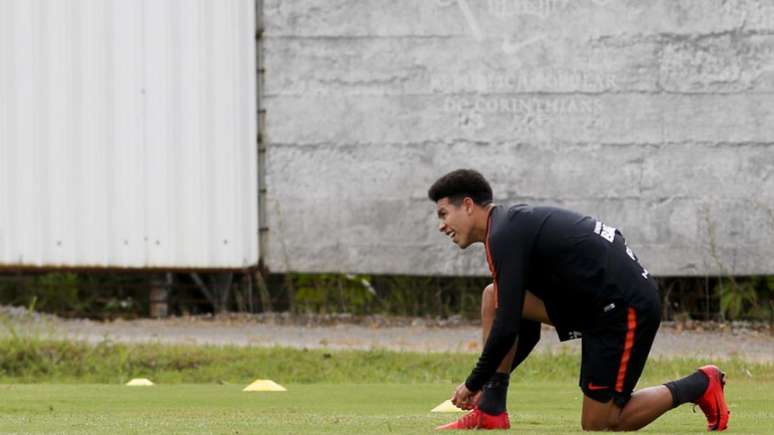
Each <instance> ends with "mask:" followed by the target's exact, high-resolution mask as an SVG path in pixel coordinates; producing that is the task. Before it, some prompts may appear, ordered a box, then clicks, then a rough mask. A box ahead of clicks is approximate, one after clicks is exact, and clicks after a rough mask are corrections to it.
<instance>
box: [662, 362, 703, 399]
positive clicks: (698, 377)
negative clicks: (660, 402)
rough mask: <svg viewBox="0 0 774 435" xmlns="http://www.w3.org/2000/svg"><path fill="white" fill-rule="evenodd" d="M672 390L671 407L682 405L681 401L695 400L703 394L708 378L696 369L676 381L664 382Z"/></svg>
mask: <svg viewBox="0 0 774 435" xmlns="http://www.w3.org/2000/svg"><path fill="white" fill-rule="evenodd" d="M664 385H665V386H666V387H667V388H669V391H671V392H672V407H673V408H675V407H677V406H680V405H682V404H683V403H688V402H695V401H696V400H698V399H699V397H701V395H702V394H704V391H706V390H707V386H708V385H709V378H708V377H707V375H705V374H704V373H702V372H700V371H699V370H697V371H696V372H695V373H693V374H691V375H688V376H686V377H684V378H682V379H678V380H676V381H672V382H667V383H666V384H664Z"/></svg>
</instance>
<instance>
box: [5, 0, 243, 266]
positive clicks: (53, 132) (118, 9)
mask: <svg viewBox="0 0 774 435" xmlns="http://www.w3.org/2000/svg"><path fill="white" fill-rule="evenodd" d="M254 13H255V11H254V4H253V0H145V1H140V0H112V1H110V0H69V1H68V0H0V267H16V266H33V267H56V266H69V267H132V268H142V267H154V268H155V267H158V268H238V267H244V266H249V265H253V264H255V263H257V259H258V252H257V251H258V243H257V227H258V223H257V203H256V196H257V185H256V180H257V174H256V156H255V138H256V125H255V98H256V97H255V95H256V90H255V44H254V36H255V20H254Z"/></svg>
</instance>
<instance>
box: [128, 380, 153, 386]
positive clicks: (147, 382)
mask: <svg viewBox="0 0 774 435" xmlns="http://www.w3.org/2000/svg"><path fill="white" fill-rule="evenodd" d="M152 385H153V382H151V381H150V380H149V379H145V378H134V379H132V380H131V381H129V382H127V383H126V386H127V387H150V386H152Z"/></svg>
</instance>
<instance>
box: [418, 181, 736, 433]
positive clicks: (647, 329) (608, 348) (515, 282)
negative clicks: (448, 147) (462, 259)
mask: <svg viewBox="0 0 774 435" xmlns="http://www.w3.org/2000/svg"><path fill="white" fill-rule="evenodd" d="M428 196H429V197H430V199H431V200H432V201H434V202H435V203H436V208H437V212H438V217H439V219H440V220H441V222H440V224H439V227H438V229H439V230H440V231H441V232H443V233H445V234H447V235H448V236H450V237H451V239H452V241H453V242H454V243H456V244H457V245H458V246H459V247H460V248H462V249H465V248H467V247H468V246H470V245H471V244H473V243H475V242H483V243H484V244H485V245H486V257H487V262H488V264H489V269H490V271H491V273H492V278H493V281H494V282H493V284H492V285H490V286H488V287H487V288H486V289H485V290H484V295H483V300H482V327H483V332H484V341H485V345H484V349H483V351H482V353H481V356H480V357H479V360H478V363H477V364H476V367H475V368H474V369H473V371H472V373H471V374H470V376H469V377H468V378H467V380H466V381H465V382H464V383H463V384H461V385H460V386H459V387H457V390H456V391H455V392H454V395H453V397H452V402H453V403H454V404H455V405H456V406H458V407H460V408H463V409H472V412H470V413H468V414H467V415H465V416H463V417H461V418H460V419H459V420H457V421H455V422H452V423H449V424H447V425H444V426H440V427H439V428H438V429H506V428H508V427H510V422H509V419H508V413H507V412H506V410H505V402H506V393H507V389H508V380H509V374H510V372H511V371H512V370H513V369H514V368H516V367H517V366H518V365H519V364H520V363H521V362H522V361H523V360H524V359H525V358H526V357H527V355H529V353H530V351H531V350H532V349H533V348H534V346H535V344H536V343H537V342H538V340H539V339H540V323H541V322H542V323H548V324H551V325H553V326H554V327H555V328H556V330H557V333H558V334H559V336H560V339H569V338H574V337H576V336H578V335H580V336H582V338H581V339H582V360H581V373H580V388H581V390H582V391H583V394H584V398H583V411H582V416H581V426H582V427H583V429H584V430H616V431H624V430H636V429H639V428H641V427H644V426H645V425H647V424H648V423H650V422H652V421H653V420H655V419H656V418H658V417H659V416H660V415H661V414H663V413H665V412H667V411H669V410H670V409H672V408H674V407H676V406H678V405H681V404H683V403H688V402H692V403H695V404H698V405H699V406H700V407H701V409H702V411H704V414H705V415H706V417H707V421H708V428H709V430H724V429H726V427H727V425H728V418H729V413H728V408H727V407H726V402H725V397H724V394H723V387H724V385H725V374H724V373H723V372H721V371H720V370H719V369H718V368H717V367H715V366H712V365H707V366H704V367H701V368H700V369H698V370H697V371H696V372H694V373H693V374H691V375H689V376H686V377H685V378H682V379H679V380H676V381H672V382H668V383H666V384H664V385H660V386H656V387H650V388H644V389H641V390H638V391H636V392H633V390H634V387H635V385H636V384H637V380H638V379H639V377H640V374H641V373H642V370H643V368H644V366H645V361H646V360H647V358H648V353H649V352H650V347H651V345H652V344H653V339H654V337H655V336H656V331H657V330H658V326H659V323H660V322H661V315H660V313H661V306H660V305H661V304H660V299H659V295H658V289H657V287H656V284H655V282H654V280H653V279H652V278H651V277H650V275H649V274H648V271H647V270H646V269H645V268H644V267H642V265H641V264H640V263H639V261H638V260H637V257H636V256H635V255H634V253H633V252H632V250H631V249H629V247H628V246H626V240H625V239H624V237H623V235H622V234H621V232H620V231H618V230H616V229H615V228H613V227H610V226H608V225H605V224H604V223H602V222H600V221H598V220H595V219H592V218H590V217H588V216H583V215H580V214H577V213H575V212H572V211H568V210H563V209H559V208H554V207H530V206H527V205H515V206H513V207H510V208H508V207H503V206H499V205H494V204H493V203H492V189H491V187H490V186H489V183H488V182H487V181H486V180H485V179H484V177H483V176H482V175H481V174H479V173H478V172H476V171H474V170H469V169H459V170H456V171H453V172H450V173H448V174H446V175H444V176H443V177H441V178H440V179H438V180H437V181H436V182H435V183H434V184H433V186H432V187H431V188H430V190H429V192H428ZM527 290H529V291H527ZM517 338H518V340H517Z"/></svg>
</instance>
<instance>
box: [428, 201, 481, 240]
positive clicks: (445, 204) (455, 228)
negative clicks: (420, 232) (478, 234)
mask: <svg viewBox="0 0 774 435" xmlns="http://www.w3.org/2000/svg"><path fill="white" fill-rule="evenodd" d="M435 206H436V212H437V213H438V219H440V220H441V222H440V223H439V224H438V231H440V232H442V233H444V234H446V235H447V236H449V237H450V238H451V240H452V242H454V243H456V244H457V246H459V247H460V248H462V249H465V248H467V247H468V246H470V244H471V243H472V241H471V240H470V233H471V230H472V229H473V219H472V218H471V215H470V210H468V208H469V207H467V206H466V204H465V203H464V202H463V203H461V204H460V205H454V204H452V203H451V202H449V198H441V199H439V200H438V202H436V204H435Z"/></svg>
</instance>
